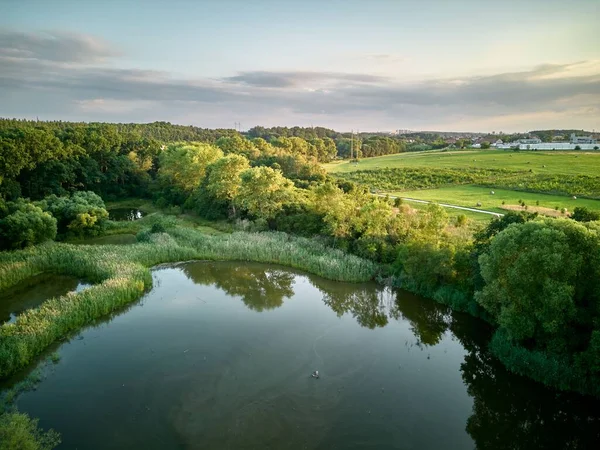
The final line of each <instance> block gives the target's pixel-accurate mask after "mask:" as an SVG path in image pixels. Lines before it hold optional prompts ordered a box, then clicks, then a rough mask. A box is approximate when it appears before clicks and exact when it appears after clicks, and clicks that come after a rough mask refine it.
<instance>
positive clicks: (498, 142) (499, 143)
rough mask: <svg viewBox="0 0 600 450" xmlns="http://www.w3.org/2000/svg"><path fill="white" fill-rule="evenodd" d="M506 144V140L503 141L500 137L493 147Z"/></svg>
mask: <svg viewBox="0 0 600 450" xmlns="http://www.w3.org/2000/svg"><path fill="white" fill-rule="evenodd" d="M503 144H504V142H502V139H498V140H497V141H496V142H494V143H493V144H492V147H501V146H502V145H503Z"/></svg>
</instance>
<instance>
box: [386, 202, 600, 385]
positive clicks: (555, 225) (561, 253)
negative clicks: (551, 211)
mask: <svg viewBox="0 0 600 450" xmlns="http://www.w3.org/2000/svg"><path fill="white" fill-rule="evenodd" d="M584 213H585V211H580V215H582V216H584ZM398 249H399V253H398V257H397V260H396V262H395V263H394V265H393V276H394V282H395V283H396V285H398V286H401V287H403V288H405V289H408V290H411V291H413V292H416V293H419V294H422V295H425V296H428V297H430V298H434V299H435V300H437V301H439V302H441V303H445V304H448V305H450V306H452V307H453V308H454V309H457V310H461V311H465V312H469V313H470V314H472V315H475V316H479V317H481V318H483V319H485V320H487V321H489V322H490V323H491V324H493V325H494V326H495V327H496V332H495V335H494V337H493V339H492V341H491V344H490V349H491V351H492V352H493V354H494V355H495V356H497V357H498V358H499V359H500V360H501V361H502V362H503V363H504V365H505V366H506V367H507V368H508V369H510V370H511V371H513V372H515V373H518V374H521V375H525V376H527V377H529V378H532V379H534V380H537V381H540V382H542V383H544V384H546V385H549V386H552V387H555V388H558V389H564V390H574V391H579V392H582V393H588V394H593V395H597V396H600V387H599V386H600V363H599V362H600V222H597V221H587V222H583V223H578V222H576V221H573V220H569V219H541V218H539V217H537V215H536V214H528V213H526V212H522V213H508V214H506V215H505V216H504V217H502V218H496V219H493V220H492V221H491V222H490V224H489V225H488V226H487V227H486V228H484V229H483V230H481V231H480V232H478V233H477V234H476V236H475V239H474V241H473V243H466V242H464V241H454V242H453V241H452V240H449V239H447V238H444V239H442V240H440V241H439V242H438V243H437V244H436V243H435V242H433V241H431V240H430V241H429V242H422V241H419V240H412V241H410V242H408V243H405V244H401V245H400V246H399V247H398Z"/></svg>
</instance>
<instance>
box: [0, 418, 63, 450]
mask: <svg viewBox="0 0 600 450" xmlns="http://www.w3.org/2000/svg"><path fill="white" fill-rule="evenodd" d="M60 442H61V441H60V435H59V434H58V433H57V432H56V431H54V430H49V431H46V432H44V431H43V430H41V429H40V428H38V420H37V419H31V418H29V416H28V415H27V414H23V413H17V412H11V413H4V414H0V450H51V449H53V448H55V447H56V446H57V445H58V444H60Z"/></svg>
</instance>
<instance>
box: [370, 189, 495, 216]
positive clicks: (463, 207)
mask: <svg viewBox="0 0 600 450" xmlns="http://www.w3.org/2000/svg"><path fill="white" fill-rule="evenodd" d="M377 195H379V196H381V197H385V196H386V195H387V196H389V197H390V198H398V196H396V195H389V194H377ZM400 198H401V199H402V200H405V201H407V202H414V203H424V204H429V203H436V204H437V205H440V206H443V207H444V208H453V209H460V210H463V211H472V212H476V213H481V214H489V215H492V216H494V217H501V216H503V215H504V214H500V213H497V212H494V211H485V210H483V209H475V208H467V207H465V206H457V205H448V204H446V203H437V202H429V201H427V200H417V199H416V198H407V197H400Z"/></svg>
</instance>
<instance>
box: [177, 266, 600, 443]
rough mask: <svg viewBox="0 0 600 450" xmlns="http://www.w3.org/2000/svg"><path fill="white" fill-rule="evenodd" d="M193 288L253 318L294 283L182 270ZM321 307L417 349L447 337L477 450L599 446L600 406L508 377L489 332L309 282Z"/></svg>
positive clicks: (250, 271)
mask: <svg viewBox="0 0 600 450" xmlns="http://www.w3.org/2000/svg"><path fill="white" fill-rule="evenodd" d="M182 269H183V270H184V272H185V273H186V274H187V275H188V276H189V277H190V278H191V279H192V280H193V281H194V282H195V283H199V284H204V285H212V284H214V285H216V286H218V287H219V288H221V289H223V290H224V291H225V292H226V293H228V294H230V295H232V296H239V297H241V299H242V301H243V302H244V304H246V306H248V307H249V308H251V309H253V310H255V311H264V310H269V309H273V308H277V307H279V306H281V305H282V304H283V301H284V299H287V298H290V297H291V296H293V294H294V289H293V284H294V279H295V277H296V276H297V275H296V274H294V273H293V272H292V271H289V270H286V269H276V268H275V269H273V268H269V266H263V265H259V264H246V263H245V264H240V265H238V266H237V267H234V266H231V265H228V266H220V265H219V264H206V265H198V264H191V265H183V266H182ZM308 278H309V280H310V281H311V283H312V284H313V285H314V286H315V287H317V288H318V289H319V290H320V291H321V293H322V295H323V302H324V303H325V304H326V305H328V306H329V307H330V308H331V309H332V310H333V311H335V313H336V314H337V315H338V316H341V315H343V314H351V315H352V316H353V317H354V318H355V319H356V321H357V322H358V323H359V324H360V325H361V326H363V327H367V328H370V329H375V328H378V327H384V326H386V325H387V324H388V322H389V321H390V320H395V319H396V320H399V319H403V320H407V321H408V322H409V323H410V326H411V330H412V332H413V334H414V335H415V337H416V338H417V341H418V344H419V345H422V346H435V345H438V344H439V343H440V342H441V341H442V338H443V336H444V334H445V333H447V332H451V333H452V334H453V335H454V336H455V337H456V338H457V339H458V340H459V341H460V343H461V344H462V346H463V347H464V348H465V350H466V355H465V359H464V362H463V363H462V364H461V369H460V370H461V372H462V378H463V380H464V383H465V385H466V387H467V392H468V394H469V395H470V396H471V397H473V412H472V414H471V416H470V417H469V419H468V420H467V423H466V431H467V432H468V433H469V435H470V436H471V437H472V438H473V440H474V441H475V444H476V447H477V448H478V449H486V450H494V449H527V450H529V449H580V448H597V446H598V443H599V442H600V402H599V401H598V400H596V399H593V398H590V397H583V396H580V395H575V394H568V393H561V392H557V391H553V390H551V389H547V388H545V387H544V386H542V385H541V384H538V383H534V382H532V381H530V380H527V379H525V378H523V377H520V376H517V375H514V374H511V373H509V372H508V371H507V370H505V369H504V367H503V366H502V365H501V364H500V363H499V362H498V361H497V360H496V359H495V358H493V357H492V356H491V355H490V353H489V352H488V351H487V343H488V341H489V339H490V337H491V333H492V330H491V327H490V326H489V325H487V324H486V323H485V322H483V321H481V320H478V319H474V318H472V317H470V316H467V315H465V314H460V313H455V312H453V311H451V310H450V309H449V308H447V307H445V306H442V305H439V304H437V303H435V302H434V301H432V300H428V299H425V298H422V297H418V296H415V295H413V294H410V293H408V292H404V291H397V290H392V289H389V288H383V287H380V286H377V285H375V284H372V283H371V284H362V285H352V284H348V283H335V282H331V281H327V280H324V279H321V278H318V277H313V276H309V277H308Z"/></svg>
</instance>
